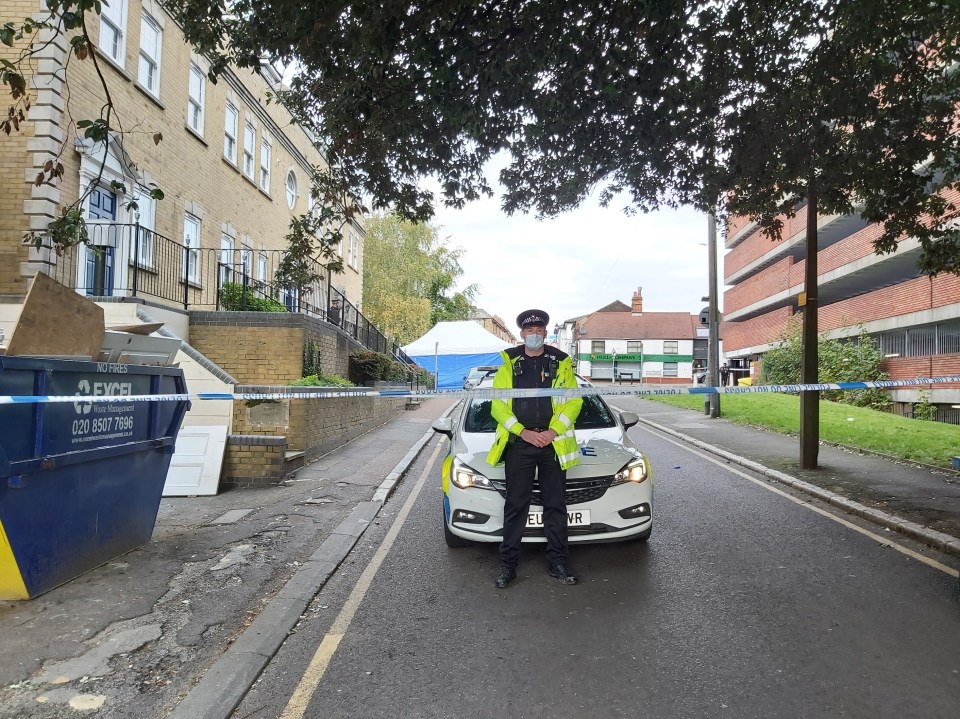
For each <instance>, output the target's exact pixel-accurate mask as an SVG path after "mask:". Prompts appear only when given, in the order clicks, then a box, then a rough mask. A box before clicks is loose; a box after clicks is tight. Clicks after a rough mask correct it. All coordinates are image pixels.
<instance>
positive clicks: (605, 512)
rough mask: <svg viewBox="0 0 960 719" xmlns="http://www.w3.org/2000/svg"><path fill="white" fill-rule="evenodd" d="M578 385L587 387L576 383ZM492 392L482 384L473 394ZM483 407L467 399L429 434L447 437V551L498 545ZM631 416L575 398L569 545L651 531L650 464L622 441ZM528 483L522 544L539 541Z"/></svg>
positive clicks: (497, 476) (499, 484) (494, 471)
mask: <svg viewBox="0 0 960 719" xmlns="http://www.w3.org/2000/svg"><path fill="white" fill-rule="evenodd" d="M580 382H581V386H584V385H587V384H588V383H586V382H584V381H583V380H580ZM492 386H493V380H492V378H486V379H484V380H483V381H482V382H481V384H480V388H487V387H492ZM490 404H491V400H489V399H481V398H467V399H466V400H465V402H464V406H463V410H462V412H461V413H460V415H459V417H458V418H453V417H442V418H440V419H438V420H436V421H435V422H434V423H433V429H434V431H435V432H438V433H440V434H444V435H446V436H447V437H449V438H450V446H449V450H450V453H449V454H448V455H447V457H446V459H445V460H444V463H443V468H442V470H441V471H442V487H443V533H444V538H445V539H446V542H447V546H449V547H463V546H467V545H469V544H470V543H471V542H499V541H500V540H501V538H502V532H503V505H504V499H505V497H506V482H505V481H504V471H503V464H500V465H499V466H496V467H494V466H491V465H489V464H487V461H486V457H487V452H489V451H490V447H491V446H492V445H493V440H494V433H495V432H496V427H497V423H496V420H494V419H493V417H491V415H490ZM639 421H640V420H639V417H637V415H636V414H635V413H634V412H619V411H615V410H613V409H612V408H611V407H610V406H609V405H608V404H607V403H606V402H604V401H603V399H602V398H601V397H600V396H599V395H589V396H586V397H584V398H583V409H582V410H581V411H580V416H579V417H578V418H577V422H576V428H575V429H576V435H577V444H578V445H579V447H580V463H579V464H578V465H576V466H575V467H573V468H572V469H569V470H567V533H568V536H569V541H570V542H571V543H576V542H612V541H618V540H625V539H639V540H645V539H648V538H649V537H650V532H651V530H652V528H653V504H652V502H653V480H652V479H651V476H650V463H649V462H648V461H647V458H646V457H645V456H644V455H643V453H642V452H640V450H639V449H637V448H636V446H634V444H633V441H632V440H631V439H630V438H629V437H628V436H627V429H629V428H630V427H632V426H633V425H635V424H636V423H637V422H639ZM539 497H540V492H539V488H538V486H537V483H536V481H534V491H533V501H532V503H531V505H530V514H529V516H528V519H527V528H526V530H525V531H524V534H523V541H524V542H545V541H546V537H545V536H544V530H543V507H542V506H540V503H539Z"/></svg>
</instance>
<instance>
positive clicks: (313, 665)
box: [280, 442, 443, 719]
mask: <svg viewBox="0 0 960 719" xmlns="http://www.w3.org/2000/svg"><path fill="white" fill-rule="evenodd" d="M442 446H443V443H442V442H438V443H437V447H436V449H434V450H433V454H432V455H431V456H430V459H429V461H428V462H427V466H426V467H424V468H423V474H421V475H420V478H419V479H418V480H417V484H416V485H415V486H414V488H413V491H412V492H410V496H409V497H408V498H407V501H406V502H405V503H404V505H403V507H402V508H401V510H400V511H399V512H398V513H397V518H396V519H395V520H394V521H393V525H392V526H391V527H390V530H389V531H388V532H387V534H386V536H385V537H384V538H383V542H381V544H380V547H379V548H378V549H377V551H376V552H375V553H374V555H373V558H372V559H371V560H370V563H369V564H368V565H367V567H366V569H364V570H363V574H361V575H360V579H358V580H357V584H356V586H354V588H353V591H352V592H350V596H349V597H347V601H346V602H345V603H344V605H343V608H342V609H341V610H340V613H339V614H337V618H336V619H334V620H333V625H332V626H331V627H330V631H329V632H327V634H326V636H324V638H323V641H322V642H320V646H319V647H318V648H317V651H316V653H315V654H314V655H313V659H311V660H310V664H309V665H308V666H307V669H306V671H305V672H304V673H303V676H302V677H301V678H300V682H299V683H298V684H297V687H296V689H294V690H293V695H292V696H291V697H290V701H289V702H287V706H286V707H285V708H284V710H283V714H281V715H280V719H302V718H303V716H304V714H305V713H306V711H307V707H308V706H309V704H310V699H311V698H312V697H313V694H314V692H316V690H317V687H318V686H320V681H321V680H322V679H323V675H324V674H325V673H326V671H327V667H328V666H329V665H330V660H331V659H333V655H334V653H335V652H336V651H337V647H338V646H339V645H340V640H342V639H343V637H344V635H345V634H346V633H347V629H349V628H350V622H352V621H353V616H354V615H355V614H356V613H357V609H358V608H359V607H360V603H361V602H362V601H363V598H364V596H366V593H367V590H369V589H370V585H371V584H372V583H373V578H374V577H375V576H376V574H377V571H378V570H379V569H380V565H381V564H383V560H384V559H386V557H387V554H388V553H389V552H390V548H391V547H392V546H393V543H394V541H395V540H396V538H397V535H398V534H400V530H401V529H402V528H403V525H404V523H405V522H406V521H407V515H408V514H410V510H411V509H412V508H413V505H414V503H415V502H416V501H417V497H419V496H420V490H422V489H423V485H424V484H425V483H426V481H427V477H429V476H430V473H431V472H432V471H433V464H434V462H436V460H437V455H439V454H440V448H441V447H442Z"/></svg>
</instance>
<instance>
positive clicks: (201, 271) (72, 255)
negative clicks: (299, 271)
mask: <svg viewBox="0 0 960 719" xmlns="http://www.w3.org/2000/svg"><path fill="white" fill-rule="evenodd" d="M88 231H89V235H90V239H89V242H88V243H87V244H83V245H77V246H75V247H71V248H69V249H67V250H65V251H64V252H63V254H62V255H60V256H59V257H58V259H57V264H56V266H55V267H54V268H53V272H52V276H53V278H54V279H56V280H57V281H58V282H60V283H61V284H63V285H66V286H67V287H69V288H71V289H74V290H77V291H78V292H83V293H84V294H86V295H87V296H88V297H91V298H93V299H96V298H106V297H144V298H150V299H152V300H155V301H159V302H160V303H162V304H168V305H172V306H176V307H181V308H183V309H185V310H190V309H195V310H213V311H221V310H241V311H242V310H247V309H250V310H265V309H269V310H271V311H278V312H284V311H285V312H299V313H302V314H305V315H308V316H310V317H317V318H319V319H321V320H324V321H325V322H329V323H330V324H333V325H336V326H337V327H339V328H340V329H342V330H343V331H344V332H346V333H347V334H348V335H350V336H351V337H353V338H354V339H355V340H357V342H359V343H360V344H362V345H363V346H364V347H366V348H368V349H370V350H374V351H376V352H382V353H384V354H389V355H392V356H393V357H395V358H396V359H397V360H399V361H400V362H403V363H404V364H413V360H411V359H410V357H408V356H407V354H406V353H405V352H404V351H403V350H401V349H400V346H399V345H398V344H397V343H396V342H395V341H393V340H391V339H390V338H388V337H387V336H386V335H384V334H383V333H382V332H381V331H380V330H379V329H378V328H377V327H376V325H374V324H373V323H372V322H370V320H368V319H367V318H366V317H364V316H363V315H362V314H361V313H360V311H359V310H358V309H357V307H356V306H354V305H353V304H352V303H351V302H349V301H348V300H347V298H346V297H345V296H344V295H343V294H342V293H340V292H339V291H338V290H336V289H335V288H333V287H332V286H331V284H330V275H329V272H328V271H327V270H326V268H324V267H323V266H322V265H320V264H319V263H318V262H314V263H313V267H312V268H311V271H312V273H314V274H316V275H317V276H319V277H320V278H321V280H320V281H319V282H318V283H317V285H316V286H315V287H312V288H310V289H309V290H303V291H301V290H298V289H297V288H296V287H289V286H282V285H278V284H277V283H276V281H275V277H276V273H277V269H278V268H279V266H280V263H281V262H282V261H283V258H284V256H285V254H286V253H285V252H284V251H282V250H253V249H250V248H246V247H240V248H231V249H221V250H213V249H208V248H198V247H188V246H184V245H182V244H180V243H179V242H175V241H174V240H171V239H169V238H167V237H164V236H163V235H161V234H159V233H157V232H154V231H153V230H150V229H148V228H146V227H141V226H140V225H137V224H134V225H124V224H114V223H90V224H89V225H88Z"/></svg>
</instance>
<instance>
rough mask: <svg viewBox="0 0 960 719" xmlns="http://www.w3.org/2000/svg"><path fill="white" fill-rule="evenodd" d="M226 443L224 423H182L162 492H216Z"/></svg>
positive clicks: (180, 494) (186, 494)
mask: <svg viewBox="0 0 960 719" xmlns="http://www.w3.org/2000/svg"><path fill="white" fill-rule="evenodd" d="M226 443H227V428H226V427H222V426H202V425H201V426H188V427H182V428H181V429H180V433H179V435H178V436H177V446H176V451H175V452H174V454H173V459H171V461H170V469H169V470H168V471H167V481H166V483H165V484H164V485H163V496H164V497H193V496H201V495H213V494H216V493H217V489H218V488H219V486H220V467H221V465H222V464H223V450H224V447H225V446H226Z"/></svg>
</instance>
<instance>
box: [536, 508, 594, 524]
mask: <svg viewBox="0 0 960 719" xmlns="http://www.w3.org/2000/svg"><path fill="white" fill-rule="evenodd" d="M542 526H543V512H530V513H529V514H528V515H527V527H534V528H535V527H542ZM567 526H568V527H589V526H590V510H589V509H568V510H567Z"/></svg>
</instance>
